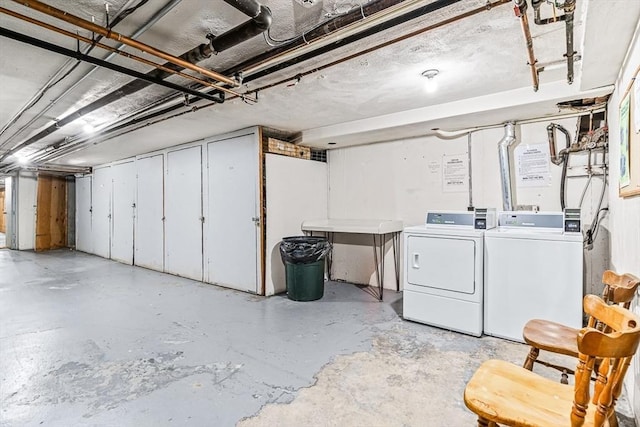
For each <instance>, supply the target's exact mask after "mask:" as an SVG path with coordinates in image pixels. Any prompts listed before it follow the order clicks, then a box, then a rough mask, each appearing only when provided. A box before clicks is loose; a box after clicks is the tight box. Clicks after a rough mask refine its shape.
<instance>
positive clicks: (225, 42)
mask: <svg viewBox="0 0 640 427" xmlns="http://www.w3.org/2000/svg"><path fill="white" fill-rule="evenodd" d="M14 1H17V0H14ZM225 1H226V2H227V3H228V4H230V5H231V6H234V7H236V6H237V7H238V8H239V10H240V11H241V12H243V13H244V12H249V13H250V14H251V15H250V17H251V19H250V20H249V21H248V22H249V23H250V24H247V23H245V24H241V25H238V26H236V27H235V28H234V29H232V30H230V31H227V32H226V33H224V34H222V35H221V36H220V37H219V38H215V37H214V38H213V39H212V40H210V43H209V44H204V43H203V44H201V45H199V46H196V47H195V48H193V49H191V50H189V51H187V52H185V53H184V54H183V55H181V56H180V57H179V58H176V57H173V56H171V55H168V54H165V55H167V56H169V57H171V58H173V59H174V60H170V62H169V63H168V64H164V65H163V67H168V68H171V69H172V70H181V69H184V68H189V69H192V70H193V68H194V67H195V68H197V69H202V70H205V71H207V72H209V73H214V72H212V71H209V70H207V69H205V68H202V67H197V66H195V65H193V64H192V63H191V62H200V61H201V60H203V59H206V58H208V57H209V56H210V55H211V53H213V52H214V51H215V52H219V51H221V50H224V49H228V48H229V47H231V46H232V45H233V43H235V44H238V43H241V42H243V41H245V40H247V37H248V34H250V33H251V31H252V29H251V28H264V29H263V30H262V31H264V30H266V29H268V27H269V25H271V12H270V11H269V9H268V8H266V7H264V6H262V5H261V4H260V3H259V2H257V1H255V0H242V1H240V0H225ZM22 3H28V5H29V6H31V4H34V5H36V6H37V7H38V9H37V10H40V9H43V10H45V11H48V10H50V11H52V13H54V14H55V17H59V16H58V15H59V14H62V18H60V19H63V20H67V19H71V18H70V17H71V16H72V15H69V16H66V15H65V12H63V11H60V10H58V9H54V8H51V7H49V6H47V5H43V4H42V3H40V2H38V1H35V0H23V1H22ZM254 11H257V13H255V14H254V13H253V12H254ZM43 13H46V14H48V13H47V12H43ZM76 19H78V20H79V22H80V23H82V24H83V25H87V26H89V27H91V28H93V27H98V26H96V25H95V24H93V23H90V22H88V21H84V20H82V19H81V18H76ZM72 20H73V19H72ZM265 26H266V27H265ZM83 28H84V27H83ZM96 30H98V31H100V32H99V34H102V30H100V27H98V28H96ZM114 34H115V35H117V36H118V37H119V38H117V40H119V41H122V42H123V44H125V45H128V46H132V47H137V48H139V49H140V47H139V46H138V45H140V46H143V47H144V46H146V47H148V48H150V49H153V50H155V48H151V47H150V46H147V45H144V44H142V43H138V42H135V40H132V39H129V38H127V37H124V36H122V35H119V34H117V33H114V32H111V31H109V32H108V34H106V35H105V37H109V38H113V37H114V36H113V35H114ZM216 40H219V41H220V43H214V42H215V41H216ZM131 42H134V43H131ZM133 45H135V46H133ZM141 50H143V51H145V50H144V49H141ZM158 52H159V51H158ZM156 56H159V57H163V56H161V55H156ZM165 59H167V58H166V57H165ZM175 59H179V61H176V60H175ZM182 62H185V64H188V65H189V66H185V67H181V63H182ZM171 74H172V73H171V72H168V71H165V70H163V69H158V68H156V69H155V70H152V71H151V72H149V73H147V75H146V76H147V77H149V78H150V79H153V80H155V81H161V80H162V79H164V78H166V77H168V76H169V75H171ZM214 74H216V75H218V73H214ZM210 77H211V76H210ZM225 79H227V78H226V77H225ZM216 80H218V81H220V79H216ZM147 81H149V79H147V78H140V79H139V80H134V81H132V82H130V83H128V84H127V85H125V86H123V87H121V88H119V89H117V90H115V91H113V92H111V93H109V94H107V95H105V96H104V97H102V98H100V99H98V100H97V101H95V102H93V103H91V104H89V105H86V106H85V107H83V108H81V109H79V110H76V111H75V112H73V113H71V114H69V115H67V116H65V117H63V118H61V119H60V120H58V121H56V122H55V123H54V124H52V125H50V126H48V127H47V128H45V129H44V130H42V131H41V132H39V133H38V134H36V135H34V136H32V137H31V138H29V139H27V140H26V141H24V142H22V143H20V144H18V145H16V146H14V147H13V148H12V149H11V150H10V151H9V152H7V153H5V154H4V155H2V156H0V162H1V161H3V160H4V159H6V158H7V157H8V156H9V155H11V154H13V153H15V152H17V151H18V150H20V149H22V148H24V147H26V146H28V145H31V144H33V143H34V142H36V141H38V140H40V139H41V138H43V137H45V136H47V135H49V134H51V133H53V132H55V131H56V130H57V129H59V128H60V127H62V126H65V125H67V124H69V123H71V122H72V121H74V120H77V119H78V118H80V117H82V116H85V115H87V114H89V113H90V112H93V111H95V110H97V109H99V108H102V107H104V106H105V105H108V104H110V103H112V102H114V101H117V100H119V99H121V98H122V97H123V96H127V95H130V94H133V93H135V92H137V91H139V90H141V89H143V88H145V87H147V86H148V85H149V83H147ZM228 81H229V82H231V83H233V84H234V85H235V81H233V80H228ZM197 93H198V95H196V96H199V94H201V93H200V92H197ZM220 95H221V94H218V93H214V94H213V95H212V96H213V97H214V98H213V99H212V101H213V102H223V101H224V97H220ZM217 100H219V101H217Z"/></svg>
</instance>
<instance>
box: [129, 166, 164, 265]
mask: <svg viewBox="0 0 640 427" xmlns="http://www.w3.org/2000/svg"><path fill="white" fill-rule="evenodd" d="M136 168H137V204H136V231H135V237H136V238H135V258H134V261H135V264H136V265H139V266H141V267H147V268H151V269H153V270H158V271H162V270H163V269H164V156H163V155H162V154H158V155H157V156H152V157H145V158H143V159H138V160H136Z"/></svg>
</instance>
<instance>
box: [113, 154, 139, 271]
mask: <svg viewBox="0 0 640 427" xmlns="http://www.w3.org/2000/svg"><path fill="white" fill-rule="evenodd" d="M111 171H112V175H113V196H112V198H113V210H112V211H113V213H112V217H111V258H112V259H114V260H116V261H120V262H124V263H126V264H133V215H134V209H135V208H134V207H135V196H136V193H135V188H136V187H135V184H136V168H135V163H134V162H133V161H131V162H126V163H120V164H117V165H114V166H112V167H111Z"/></svg>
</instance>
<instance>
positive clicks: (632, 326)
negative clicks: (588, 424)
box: [571, 295, 640, 427]
mask: <svg viewBox="0 0 640 427" xmlns="http://www.w3.org/2000/svg"><path fill="white" fill-rule="evenodd" d="M584 311H585V313H587V314H588V315H589V316H590V320H589V324H590V325H594V324H596V323H603V324H605V325H606V328H605V329H604V330H598V329H596V328H594V327H593V326H587V327H585V328H583V329H582V330H580V333H579V334H578V350H579V352H580V356H579V359H578V366H577V368H576V374H575V394H574V401H573V408H572V410H571V425H572V426H573V427H578V426H582V425H583V423H584V418H585V416H586V413H587V408H588V406H589V397H590V396H589V395H590V391H589V385H590V381H591V374H592V372H593V369H594V365H595V363H596V361H600V360H603V362H606V363H602V364H601V365H600V368H599V370H598V380H597V383H596V387H595V389H594V396H593V402H592V403H593V404H594V405H596V411H595V415H594V420H593V424H594V425H595V426H602V425H604V423H605V421H606V420H608V419H609V417H610V416H611V414H612V412H613V410H614V406H615V401H616V399H617V398H618V397H619V396H620V392H621V390H622V381H623V379H624V375H625V373H626V372H627V368H628V367H629V364H630V363H631V358H632V357H633V355H634V354H635V352H636V349H637V348H638V344H639V343H640V318H639V317H638V316H636V315H635V314H633V313H632V312H631V311H629V310H627V309H625V308H623V307H621V306H618V305H608V304H607V303H606V302H605V301H604V300H603V299H602V298H600V297H598V296H595V295H587V296H585V297H584Z"/></svg>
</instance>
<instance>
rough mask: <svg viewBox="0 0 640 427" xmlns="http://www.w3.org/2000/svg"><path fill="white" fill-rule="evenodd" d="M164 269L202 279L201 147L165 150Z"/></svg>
mask: <svg viewBox="0 0 640 427" xmlns="http://www.w3.org/2000/svg"><path fill="white" fill-rule="evenodd" d="M166 184H167V186H166V192H165V202H166V203H165V217H166V220H165V244H166V246H165V248H166V252H165V264H164V265H165V271H166V272H168V273H173V274H177V275H179V276H183V277H189V278H191V279H195V280H202V221H203V218H202V147H201V146H197V147H190V148H184V149H181V150H177V151H170V152H169V153H168V154H167V177H166Z"/></svg>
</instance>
